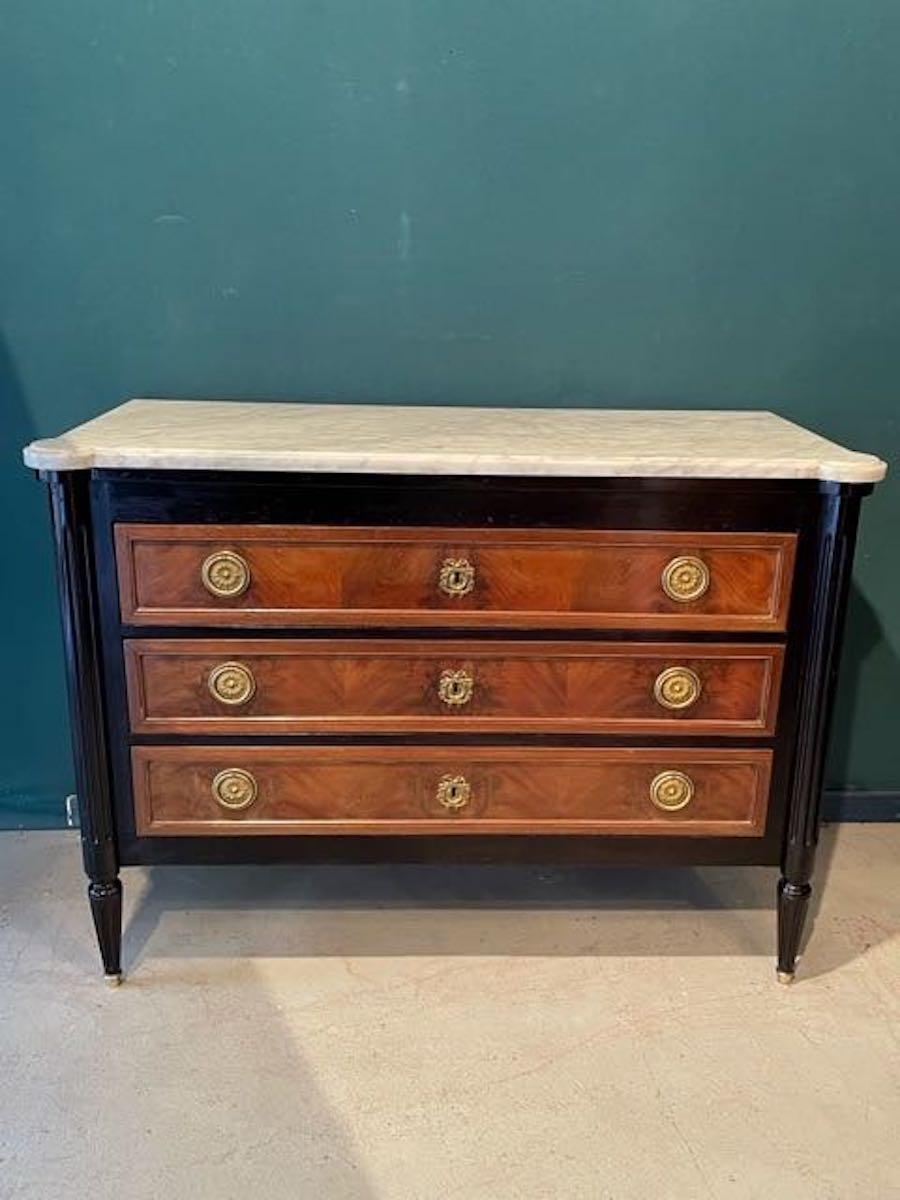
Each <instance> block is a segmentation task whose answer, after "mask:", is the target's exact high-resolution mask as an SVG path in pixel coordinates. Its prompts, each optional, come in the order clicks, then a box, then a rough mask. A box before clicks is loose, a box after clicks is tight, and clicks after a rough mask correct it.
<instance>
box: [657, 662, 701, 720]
mask: <svg viewBox="0 0 900 1200" xmlns="http://www.w3.org/2000/svg"><path fill="white" fill-rule="evenodd" d="M702 691H703V684H702V683H701V682H700V676H699V675H697V673H696V672H695V671H692V670H691V669H690V667H666V669H665V670H664V671H660V673H659V675H657V677H656V682H655V683H654V685H653V695H654V697H655V699H656V702H657V704H661V705H662V706H663V708H671V709H673V710H675V711H676V712H677V711H678V710H679V709H685V708H690V707H691V705H692V704H696V703H697V701H698V700H699V699H700V693H701V692H702Z"/></svg>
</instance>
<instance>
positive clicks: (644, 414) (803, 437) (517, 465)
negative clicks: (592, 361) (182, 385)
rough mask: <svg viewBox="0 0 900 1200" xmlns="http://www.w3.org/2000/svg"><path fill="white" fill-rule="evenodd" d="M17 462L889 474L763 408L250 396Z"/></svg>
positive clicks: (147, 420) (136, 411) (839, 478)
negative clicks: (362, 401)
mask: <svg viewBox="0 0 900 1200" xmlns="http://www.w3.org/2000/svg"><path fill="white" fill-rule="evenodd" d="M251 415H252V423H250V417H251ZM661 444H662V445H664V446H665V451H664V452H663V451H661V449H660V445H661ZM24 459H25V463H26V464H27V465H28V466H30V467H33V468H35V469H37V470H49V471H65V470H86V469H90V468H93V467H96V468H100V469H104V468H105V469H111V468H116V467H123V468H135V469H140V468H157V469H173V470H186V469H195V470H259V471H266V470H273V471H307V472H326V471H331V472H353V473H362V474H365V473H373V474H438V475H465V474H470V475H479V474H490V475H535V476H549V475H557V476H563V475H567V476H584V477H602V476H609V477H616V476H621V477H641V476H647V477H695V478H759V479H819V480H823V481H833V482H847V483H877V482H878V481H879V480H880V479H882V478H883V477H884V475H885V472H886V469H887V468H886V465H885V464H884V463H883V462H882V461H881V460H880V459H878V458H877V457H875V456H874V455H870V454H864V453H858V452H856V451H851V450H847V449H845V448H844V447H842V446H839V445H837V444H836V443H834V442H830V441H828V440H827V439H826V438H824V437H822V436H821V435H820V434H817V433H813V432H812V431H810V430H807V429H804V428H803V427H802V426H800V425H797V424H796V423H795V422H793V421H790V420H788V419H786V418H784V417H781V416H779V415H778V414H776V413H773V412H771V411H769V410H759V409H737V410H726V409H721V410H711V409H695V410H685V409H681V410H678V409H612V408H602V409H601V408H532V407H528V408H524V407H491V408H485V407H470V406H465V405H461V406H456V407H448V406H444V405H434V406H432V405H404V406H398V405H378V404H336V403H326V402H321V401H313V402H309V403H306V402H293V403H292V402H263V401H260V402H256V401H246V400H226V401H213V400H200V401H197V400H151V399H135V400H130V401H127V402H126V403H124V404H122V405H120V406H118V407H117V408H114V409H111V410H109V411H108V412H106V413H103V414H101V415H100V416H98V417H95V418H93V419H92V420H90V421H87V422H86V423H85V424H83V425H79V426H78V427H76V428H75V429H72V430H70V431H68V432H67V433H64V434H62V435H61V436H59V437H56V438H48V439H41V440H38V441H35V442H32V443H31V444H30V445H29V446H27V447H26V448H25V450H24Z"/></svg>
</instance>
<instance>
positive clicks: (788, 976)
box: [775, 971, 794, 983]
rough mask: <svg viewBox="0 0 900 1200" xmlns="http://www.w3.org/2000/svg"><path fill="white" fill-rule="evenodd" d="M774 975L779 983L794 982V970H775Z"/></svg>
mask: <svg viewBox="0 0 900 1200" xmlns="http://www.w3.org/2000/svg"><path fill="white" fill-rule="evenodd" d="M775 977H776V978H777V980H778V982H779V983H793V982H794V972H793V971H776V972H775Z"/></svg>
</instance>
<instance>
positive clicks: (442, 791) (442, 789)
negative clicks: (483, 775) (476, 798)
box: [436, 775, 472, 812]
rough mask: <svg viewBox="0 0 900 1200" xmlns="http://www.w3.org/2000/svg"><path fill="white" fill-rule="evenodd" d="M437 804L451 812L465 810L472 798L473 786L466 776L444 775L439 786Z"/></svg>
mask: <svg viewBox="0 0 900 1200" xmlns="http://www.w3.org/2000/svg"><path fill="white" fill-rule="evenodd" d="M436 795H437V802H438V804H442V805H443V806H444V808H449V809H450V811H451V812H458V811H459V809H461V808H465V807H466V805H467V804H468V803H469V801H470V800H471V798H472V785H471V784H470V783H469V781H468V779H466V777H465V775H442V776H441V777H440V779H439V780H438V785H437V793H436Z"/></svg>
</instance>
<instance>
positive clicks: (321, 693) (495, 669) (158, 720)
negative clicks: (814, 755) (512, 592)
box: [125, 639, 783, 736]
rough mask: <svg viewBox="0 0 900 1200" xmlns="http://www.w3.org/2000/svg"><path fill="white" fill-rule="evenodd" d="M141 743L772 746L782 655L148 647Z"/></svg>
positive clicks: (139, 665) (132, 650)
mask: <svg viewBox="0 0 900 1200" xmlns="http://www.w3.org/2000/svg"><path fill="white" fill-rule="evenodd" d="M125 652H126V666H127V676H128V699H129V709H130V714H131V725H132V729H133V730H134V731H135V732H137V733H162V734H166V733H169V734H171V733H175V734H189V735H194V734H201V733H203V734H207V733H212V734H216V733H233V734H250V735H252V734H254V733H257V734H278V733H303V732H311V733H329V732H331V733H365V732H369V733H375V732H378V733H413V732H432V731H444V732H448V731H455V732H521V731H530V732H540V731H545V732H547V731H552V730H556V731H558V732H584V733H625V734H642V733H643V734H650V733H653V734H656V733H669V732H671V733H677V734H679V735H682V734H692V735H712V734H735V735H741V736H747V735H748V734H750V735H753V734H759V735H763V736H765V735H771V734H772V732H773V730H774V724H775V715H776V709H777V701H778V691H779V683H780V678H781V664H782V655H783V650H782V648H781V647H780V646H776V645H751V646H746V645H697V644H696V643H694V644H681V645H677V644H676V645H668V644H667V645H661V644H655V645H654V644H635V643H630V644H629V643H602V642H601V643H597V642H594V643H579V642H568V643H559V642H496V641H494V642H463V641H445V642H438V641H427V642H425V641H415V642H408V641H405V640H404V641H360V640H356V641H351V640H347V641H331V640H328V641H324V640H319V639H313V640H277V641H276V640H271V639H269V640H259V639H254V640H249V639H243V640H239V639H227V640H226V639H218V640H176V639H167V640H143V639H135V640H133V641H128V642H126V644H125Z"/></svg>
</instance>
